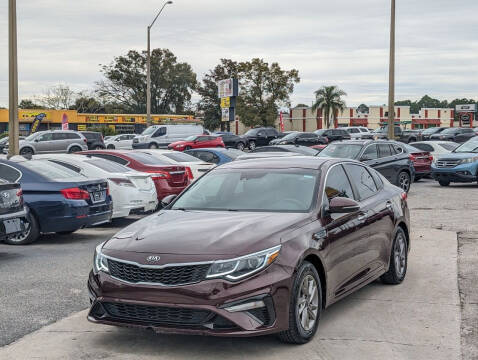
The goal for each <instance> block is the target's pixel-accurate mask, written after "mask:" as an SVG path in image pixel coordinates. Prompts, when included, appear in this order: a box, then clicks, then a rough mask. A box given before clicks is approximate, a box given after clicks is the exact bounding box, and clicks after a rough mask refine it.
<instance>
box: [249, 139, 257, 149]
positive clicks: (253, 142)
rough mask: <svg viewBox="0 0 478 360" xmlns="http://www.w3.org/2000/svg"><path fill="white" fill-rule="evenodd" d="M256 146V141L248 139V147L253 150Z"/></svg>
mask: <svg viewBox="0 0 478 360" xmlns="http://www.w3.org/2000/svg"><path fill="white" fill-rule="evenodd" d="M255 148H256V142H255V141H249V149H250V150H254V149H255Z"/></svg>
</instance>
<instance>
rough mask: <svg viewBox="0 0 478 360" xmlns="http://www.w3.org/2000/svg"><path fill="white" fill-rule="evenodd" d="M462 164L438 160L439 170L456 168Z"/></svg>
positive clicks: (458, 161)
mask: <svg viewBox="0 0 478 360" xmlns="http://www.w3.org/2000/svg"><path fill="white" fill-rule="evenodd" d="M459 163H460V160H438V161H437V163H436V164H437V168H454V167H455V166H457V165H458V164H459Z"/></svg>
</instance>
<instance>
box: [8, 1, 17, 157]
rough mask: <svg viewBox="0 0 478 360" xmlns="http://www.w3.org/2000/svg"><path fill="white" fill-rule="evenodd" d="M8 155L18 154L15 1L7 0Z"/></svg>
mask: <svg viewBox="0 0 478 360" xmlns="http://www.w3.org/2000/svg"><path fill="white" fill-rule="evenodd" d="M8 109H9V110H8V156H13V155H18V66H17V2H16V0H8Z"/></svg>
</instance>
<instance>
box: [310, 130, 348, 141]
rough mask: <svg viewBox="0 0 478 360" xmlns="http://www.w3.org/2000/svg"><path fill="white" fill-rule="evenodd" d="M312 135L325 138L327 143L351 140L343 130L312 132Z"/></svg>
mask: <svg viewBox="0 0 478 360" xmlns="http://www.w3.org/2000/svg"><path fill="white" fill-rule="evenodd" d="M314 133H315V134H316V135H318V136H322V137H325V138H326V139H327V141H328V142H329V143H331V142H332V141H340V140H350V139H351V138H352V137H351V136H350V134H349V133H348V132H347V130H345V129H321V130H316V131H314Z"/></svg>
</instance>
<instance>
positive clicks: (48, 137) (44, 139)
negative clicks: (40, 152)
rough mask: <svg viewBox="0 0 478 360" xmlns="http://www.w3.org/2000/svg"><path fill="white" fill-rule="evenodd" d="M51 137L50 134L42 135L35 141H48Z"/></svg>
mask: <svg viewBox="0 0 478 360" xmlns="http://www.w3.org/2000/svg"><path fill="white" fill-rule="evenodd" d="M52 135H53V134H52V133H47V134H43V135H41V136H40V137H38V138H37V139H38V140H39V141H50V140H51V139H52V138H53V136H52Z"/></svg>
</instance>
